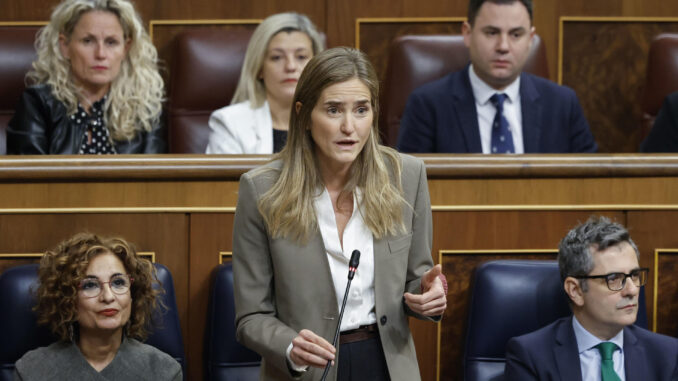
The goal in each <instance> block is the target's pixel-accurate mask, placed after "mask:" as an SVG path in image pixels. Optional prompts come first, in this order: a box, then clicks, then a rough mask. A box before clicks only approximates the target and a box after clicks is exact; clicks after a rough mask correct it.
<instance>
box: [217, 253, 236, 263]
mask: <svg viewBox="0 0 678 381" xmlns="http://www.w3.org/2000/svg"><path fill="white" fill-rule="evenodd" d="M224 257H228V258H231V259H232V258H233V252H232V251H220V252H219V264H220V265H221V264H223V263H224Z"/></svg>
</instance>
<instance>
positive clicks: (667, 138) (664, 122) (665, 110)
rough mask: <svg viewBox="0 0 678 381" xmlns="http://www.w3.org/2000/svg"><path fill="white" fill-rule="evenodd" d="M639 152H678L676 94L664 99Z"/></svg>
mask: <svg viewBox="0 0 678 381" xmlns="http://www.w3.org/2000/svg"><path fill="white" fill-rule="evenodd" d="M640 152H678V92H675V93H673V94H669V95H667V96H666V99H664V104H663V105H662V108H661V109H660V110H659V113H658V114H657V119H655V121H654V125H653V126H652V131H650V133H649V134H648V135H647V138H646V139H645V141H643V143H642V144H641V145H640Z"/></svg>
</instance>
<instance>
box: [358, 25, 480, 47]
mask: <svg viewBox="0 0 678 381" xmlns="http://www.w3.org/2000/svg"><path fill="white" fill-rule="evenodd" d="M464 21H466V17H358V18H356V19H355V48H356V49H360V24H379V23H383V24H387V23H388V24H393V23H434V22H464Z"/></svg>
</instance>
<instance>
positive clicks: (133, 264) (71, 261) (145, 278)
mask: <svg viewBox="0 0 678 381" xmlns="http://www.w3.org/2000/svg"><path fill="white" fill-rule="evenodd" d="M104 253H112V254H113V255H115V256H116V257H118V258H119V259H120V261H122V263H123V265H124V266H125V270H126V271H127V273H128V274H129V275H130V277H132V278H134V282H133V283H132V286H131V288H130V291H131V295H132V311H131V314H130V319H129V321H128V323H127V330H126V334H127V336H129V337H134V338H138V339H140V340H144V339H145V338H146V336H147V335H148V329H149V327H150V326H151V325H152V324H153V311H155V309H156V308H158V307H160V308H164V305H162V302H161V301H160V300H159V298H158V295H159V294H160V293H162V292H164V291H163V289H162V287H157V288H156V289H154V288H153V283H158V284H159V285H160V282H159V281H158V278H157V275H156V272H155V268H154V267H153V265H152V264H151V262H150V261H148V260H146V259H144V258H140V257H139V256H137V252H136V249H135V247H134V245H132V244H130V243H128V242H127V241H125V240H124V239H122V238H117V237H111V238H105V237H104V238H102V237H99V236H97V235H95V234H91V233H78V234H76V235H74V236H73V237H71V238H69V239H67V240H65V241H63V242H61V243H60V244H58V245H57V246H56V248H54V249H53V250H51V251H47V252H46V253H45V255H44V256H43V257H42V260H41V261H40V269H39V270H38V278H39V282H40V283H39V286H38V289H37V305H36V306H35V308H34V310H35V311H36V313H37V315H38V324H43V325H47V326H48V327H49V328H50V329H51V331H52V332H53V333H54V334H55V335H56V336H57V337H58V338H59V339H61V340H63V341H69V340H71V333H70V332H69V326H70V325H71V324H73V323H77V309H78V290H79V286H80V282H81V281H82V280H83V279H84V278H85V273H86V271H87V268H88V267H89V264H90V260H91V259H92V258H94V257H96V256H97V255H99V254H104Z"/></svg>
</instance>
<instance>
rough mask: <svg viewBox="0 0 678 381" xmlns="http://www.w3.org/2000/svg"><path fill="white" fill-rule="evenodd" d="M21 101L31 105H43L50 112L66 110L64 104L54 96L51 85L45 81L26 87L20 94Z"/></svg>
mask: <svg viewBox="0 0 678 381" xmlns="http://www.w3.org/2000/svg"><path fill="white" fill-rule="evenodd" d="M22 102H23V103H30V104H31V105H32V106H33V107H40V108H42V107H45V108H47V109H50V110H52V112H54V111H57V110H58V111H60V112H64V113H65V111H66V108H65V106H64V104H63V103H62V102H61V101H60V100H58V99H57V98H56V97H55V96H54V93H53V92H52V86H50V85H48V84H46V83H43V84H38V85H31V86H28V87H26V88H25V89H24V92H23V95H22ZM38 104H40V106H38Z"/></svg>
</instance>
